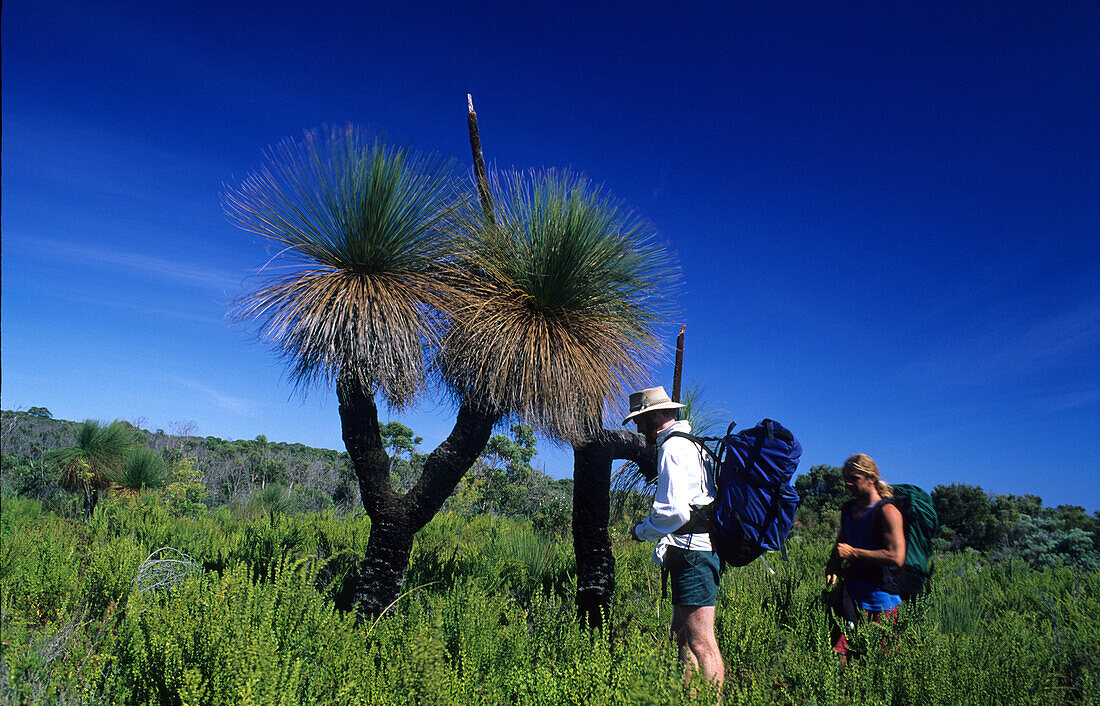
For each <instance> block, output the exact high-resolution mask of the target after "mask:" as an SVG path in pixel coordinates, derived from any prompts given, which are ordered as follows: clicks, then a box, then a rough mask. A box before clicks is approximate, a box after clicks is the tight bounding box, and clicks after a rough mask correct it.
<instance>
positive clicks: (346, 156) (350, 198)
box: [223, 126, 459, 408]
mask: <svg viewBox="0 0 1100 706" xmlns="http://www.w3.org/2000/svg"><path fill="white" fill-rule="evenodd" d="M265 156H266V164H265V166H264V167H263V168H261V169H260V170H258V171H255V172H253V173H251V174H250V175H249V176H248V177H247V178H246V179H245V180H244V181H243V182H241V184H240V185H239V186H237V187H235V188H227V189H226V190H225V192H224V194H223V205H224V208H225V211H226V213H227V214H228V216H229V217H230V219H231V220H232V221H233V222H235V223H236V224H237V225H238V226H239V227H241V228H243V229H244V230H247V231H251V232H253V233H256V234H257V235H259V236H261V237H262V238H264V239H265V240H266V241H267V242H269V243H271V244H273V245H275V246H276V247H277V248H278V251H277V253H276V254H275V256H274V257H272V259H271V261H270V262H269V263H268V264H267V266H265V267H264V268H263V270H261V273H260V275H259V277H260V279H261V284H260V285H259V286H258V287H257V288H255V289H254V290H252V291H251V292H249V293H248V294H246V295H245V296H244V297H243V298H242V299H241V300H240V301H239V302H238V304H237V306H236V308H235V309H234V311H233V316H234V318H236V319H237V320H246V321H251V322H254V323H255V324H257V332H258V334H259V336H260V338H261V340H263V341H265V342H267V343H270V344H273V345H274V346H275V347H276V348H277V349H278V350H279V352H280V353H281V355H282V356H283V357H284V359H285V360H286V361H287V363H288V367H289V369H290V374H291V378H292V379H293V381H294V382H295V384H296V385H298V386H303V385H306V384H308V383H311V382H314V381H318V380H324V381H325V382H332V381H334V380H336V379H339V378H341V377H343V378H346V379H351V380H353V381H354V382H356V383H358V384H360V385H362V386H363V387H364V389H367V390H370V391H371V392H381V393H382V395H383V396H384V397H385V399H386V401H387V402H388V403H389V404H390V405H391V406H393V407H396V408H400V407H402V406H404V405H405V404H407V403H408V402H410V401H411V400H412V399H413V398H414V397H415V395H416V393H417V392H418V391H419V390H420V389H421V387H422V384H423V380H424V364H425V346H428V347H432V348H434V347H435V346H436V345H437V340H436V339H437V331H438V330H439V323H438V321H437V319H436V315H435V314H434V313H433V312H435V311H436V310H437V309H438V308H440V307H442V306H443V303H444V302H443V300H445V299H446V292H447V286H446V283H445V281H444V280H443V279H442V278H441V277H440V268H441V266H442V265H444V264H445V263H447V262H448V261H449V260H450V258H451V255H450V249H449V248H450V243H451V240H452V239H451V238H449V237H448V235H447V232H448V229H449V227H450V224H451V222H452V214H453V212H454V210H455V208H456V203H457V201H458V199H459V195H458V192H457V190H456V189H455V185H454V181H453V179H452V178H451V175H450V171H449V169H448V166H447V165H446V164H443V163H442V162H440V161H439V160H437V159H435V158H433V157H430V156H423V155H420V154H417V153H410V152H409V151H407V150H405V149H401V148H394V147H390V146H387V145H384V144H381V143H380V142H378V141H373V142H369V141H368V140H367V139H366V138H365V137H364V136H363V134H362V133H361V132H360V131H359V130H358V129H357V128H354V127H351V126H348V127H344V128H338V129H333V130H330V131H329V132H328V133H327V134H325V135H321V134H319V133H316V132H309V133H306V135H305V138H304V139H303V140H302V141H299V142H295V141H290V140H287V141H284V142H282V143H280V144H279V145H277V146H276V147H274V148H273V149H271V150H270V151H268V152H267V153H266V155H265Z"/></svg>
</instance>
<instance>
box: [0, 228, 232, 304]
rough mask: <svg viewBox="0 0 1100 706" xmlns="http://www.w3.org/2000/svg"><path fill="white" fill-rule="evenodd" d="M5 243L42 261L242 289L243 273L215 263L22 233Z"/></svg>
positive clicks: (205, 286) (223, 289)
mask: <svg viewBox="0 0 1100 706" xmlns="http://www.w3.org/2000/svg"><path fill="white" fill-rule="evenodd" d="M4 244H5V246H7V247H13V246H14V247H19V249H20V250H21V251H24V255H28V256H30V257H34V258H36V259H41V260H43V261H51V262H56V261H58V260H65V261H67V262H78V263H80V264H81V265H83V266H88V265H98V266H101V267H110V268H113V269H115V270H119V271H122V272H124V273H126V274H127V275H130V276H141V277H145V278H148V279H153V280H156V281H158V282H167V283H171V284H182V285H186V286H190V287H196V288H199V289H205V290H210V289H213V290H217V291H219V292H235V291H237V290H238V289H240V287H241V283H242V281H243V277H242V276H241V275H234V274H232V273H230V272H227V271H225V270H221V269H218V268H214V267H205V266H203V265H197V264H193V263H184V262H180V261H178V260H171V259H167V258H162V257H156V256H152V255H143V254H139V253H134V252H125V251H117V250H106V249H102V248H92V247H88V246H86V245H80V244H77V243H72V242H66V241H63V240H57V239H53V238H42V237H22V238H19V239H17V240H14V242H12V241H7V242H5V243H4Z"/></svg>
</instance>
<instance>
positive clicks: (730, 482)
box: [674, 419, 802, 566]
mask: <svg viewBox="0 0 1100 706" xmlns="http://www.w3.org/2000/svg"><path fill="white" fill-rule="evenodd" d="M733 427H734V425H733V424H730V426H729V429H727V430H726V436H725V437H692V436H690V435H688V434H681V433H678V432H674V434H676V435H678V436H686V437H688V438H691V439H692V440H693V441H695V442H696V443H698V444H699V445H700V446H702V447H703V448H704V449H706V451H707V453H709V454H710V455H711V457H712V458H713V459H714V460H715V467H716V468H717V469H718V477H717V479H716V481H717V482H716V487H717V493H718V495H717V497H716V498H715V500H714V503H713V504H712V505H711V513H710V518H709V519H710V523H709V524H710V542H711V546H712V547H713V548H714V551H716V552H718V556H719V557H721V559H722V561H724V562H725V563H726V564H729V565H730V566H744V565H746V564H748V563H750V562H752V561H753V560H754V559H756V558H757V557H758V556H760V555H762V554H763V553H764V552H766V551H782V552H783V558H784V559H786V558H787V550H786V545H785V541H786V539H787V534H788V533H789V532H790V531H791V526H792V525H793V524H794V513H795V510H797V509H798V501H799V497H798V493H796V492H795V489H794V488H793V487H792V486H791V476H793V475H794V472H795V470H796V469H797V468H798V459H799V458H800V457H801V456H802V445H801V444H799V443H798V440H797V439H795V438H794V435H793V434H791V432H790V431H789V430H788V429H787V428H786V427H784V426H783V425H781V424H780V423H779V422H775V421H772V420H770V419H765V420H763V421H762V422H760V423H759V424H757V425H756V426H755V427H753V428H751V429H745V430H743V431H741V432H738V433H737V434H734V433H733ZM707 441H718V442H719V444H718V450H717V451H711V449H710V448H709V447H707V445H706V443H705V442H707Z"/></svg>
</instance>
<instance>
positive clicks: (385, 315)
mask: <svg viewBox="0 0 1100 706" xmlns="http://www.w3.org/2000/svg"><path fill="white" fill-rule="evenodd" d="M266 162H267V163H266V165H265V166H264V167H263V168H262V169H260V170H258V171H256V172H253V173H252V174H250V175H249V176H248V177H247V178H246V179H245V180H244V181H243V182H242V183H241V184H240V185H239V186H237V187H235V188H231V189H228V190H227V191H226V193H225V198H224V202H225V207H226V211H227V213H228V214H229V216H230V218H231V219H232V220H233V221H234V222H235V223H236V224H237V225H239V226H240V227H242V228H244V229H246V230H248V231H251V232H253V233H255V234H257V235H259V236H261V237H262V238H263V239H264V240H265V241H266V242H267V243H268V244H269V245H271V246H273V247H274V248H275V250H276V251H275V254H274V256H273V257H272V258H271V260H270V261H269V262H268V264H267V265H266V266H265V267H264V268H263V269H262V270H261V273H260V275H259V279H260V282H259V284H258V286H257V287H256V288H255V289H254V290H252V291H251V292H250V293H248V294H247V295H246V296H245V297H244V298H243V299H242V300H241V301H240V302H239V304H238V306H237V308H236V312H235V313H236V315H237V317H239V318H240V319H243V320H248V321H251V322H253V323H254V324H255V325H256V327H257V333H258V334H259V336H260V338H261V339H262V340H265V341H267V342H268V343H270V344H272V345H273V346H274V347H275V348H276V349H277V350H278V351H279V352H280V354H281V355H282V356H283V357H284V358H285V360H286V362H287V365H288V368H289V370H290V372H291V375H292V377H293V379H294V381H295V382H296V384H298V385H309V384H312V383H315V382H321V383H326V384H331V385H334V386H335V388H336V393H337V398H338V399H339V403H340V406H339V413H340V418H341V424H342V430H343V437H344V443H345V445H346V446H347V450H348V454H349V456H350V458H351V460H352V464H353V466H354V468H355V472H356V476H357V479H358V481H359V488H360V493H361V496H362V500H363V506H364V508H365V509H366V511H367V513H368V515H369V516H370V518H371V533H370V537H369V539H368V544H367V548H366V552H365V556H364V559H363V562H362V565H361V567H360V578H359V582H358V585H357V588H356V596H355V598H356V601H357V603H358V606H359V612H360V615H365V614H378V613H381V612H383V611H385V610H386V609H387V608H388V606H390V605H391V604H392V603H393V602H394V601H395V600H396V599H397V598H398V596H399V595H400V593H401V589H402V583H403V580H404V573H405V569H406V567H407V564H408V559H409V555H410V552H411V550H412V542H413V536H414V535H415V533H416V532H417V531H418V530H419V529H420V528H421V527H423V526H424V525H425V524H426V523H427V522H428V521H429V520H430V519H431V518H432V516H433V515H434V514H435V513H436V512H437V511H438V510H439V508H440V507H441V506H442V504H443V502H444V500H446V498H447V497H448V496H449V495H450V494H451V492H452V491H453V490H454V488H455V486H456V485H457V483H458V482H459V480H461V478H462V476H463V475H464V474H465V472H466V471H467V470H468V469H469V468H470V467H471V466H472V465H473V463H474V461H475V459H476V458H477V456H478V454H479V453H480V452H481V450H482V449H483V448H484V447H485V444H486V443H487V441H488V440H489V437H490V434H491V432H492V430H493V427H494V426H495V425H496V424H497V423H498V422H500V421H501V420H502V419H504V418H505V417H513V418H515V419H517V420H519V421H523V422H527V423H531V424H532V425H534V426H536V427H537V428H539V429H542V430H545V431H547V432H548V433H550V434H553V435H555V436H557V437H558V438H562V439H565V440H568V441H577V442H579V441H580V440H583V439H585V438H588V437H589V436H591V434H593V433H594V432H595V430H597V429H599V428H600V427H601V425H600V419H601V414H602V410H603V408H604V406H605V405H606V404H607V402H608V401H609V400H610V399H612V398H613V397H615V396H616V395H617V394H618V391H619V389H620V387H621V386H622V385H623V384H626V383H628V382H630V383H632V382H633V381H634V380H635V379H637V378H639V373H640V372H641V370H642V364H643V361H645V360H647V359H648V356H649V354H650V353H651V351H652V348H653V347H654V340H655V339H654V336H653V331H652V326H653V322H654V321H655V317H654V314H653V311H652V310H651V309H649V308H648V307H647V304H648V303H649V299H650V298H651V297H652V295H653V294H654V293H656V292H658V291H660V290H661V288H660V287H659V286H658V285H659V284H660V283H661V281H662V279H663V278H662V273H663V272H665V271H666V269H665V264H666V263H663V262H660V261H659V259H658V255H659V250H658V249H657V248H656V246H654V245H653V244H652V242H651V240H650V239H649V234H648V232H647V231H646V230H645V228H644V226H642V225H641V224H640V222H638V221H636V220H634V219H631V218H624V214H623V213H622V212H621V211H620V210H619V209H618V207H616V206H615V205H614V204H613V203H611V202H610V201H609V200H607V199H604V198H601V197H600V196H599V193H598V191H597V190H595V189H592V188H591V187H589V186H588V184H586V183H585V182H584V181H583V180H580V179H575V178H571V177H568V176H556V175H553V174H541V175H527V176H516V177H513V178H509V179H506V180H503V181H502V182H500V183H498V187H499V188H498V190H497V199H498V203H499V204H501V205H502V209H501V211H500V212H499V213H498V214H497V218H496V219H492V218H487V217H486V216H485V214H484V212H483V211H481V210H480V209H477V208H476V206H475V207H474V208H470V207H469V196H468V191H467V190H460V189H456V187H455V185H454V182H453V181H452V180H451V178H450V176H449V173H448V171H447V169H446V168H445V166H444V165H442V164H440V163H439V162H438V161H437V160H433V159H431V158H426V157H421V156H418V155H415V154H412V153H410V152H408V151H405V150H402V149H395V148H392V147H388V146H386V145H383V144H381V143H378V142H372V141H369V140H367V139H366V138H365V137H364V136H363V135H362V133H360V132H359V131H357V130H355V129H354V128H341V129H336V130H332V131H330V132H329V133H327V134H325V135H320V134H317V133H309V134H307V135H306V137H305V139H304V140H302V141H297V142H294V141H286V142H283V143H281V144H280V145H279V146H278V147H276V148H275V149H273V150H272V151H271V152H269V153H268V155H267V160H266ZM433 382H437V383H441V387H440V388H439V389H445V390H448V391H449V392H450V393H451V395H452V396H453V398H454V401H455V403H456V407H457V413H456V419H455V424H454V428H453V430H452V432H451V433H450V435H449V436H448V437H447V438H446V439H445V440H444V441H443V442H442V443H441V444H440V445H439V446H438V447H437V448H436V449H435V450H434V451H432V452H431V453H430V454H429V455H428V456H427V458H426V459H425V462H424V467H423V470H422V472H421V475H420V477H419V479H418V480H417V481H416V483H415V484H414V485H413V487H412V488H411V489H409V490H408V491H407V492H405V493H398V492H396V491H395V490H394V488H393V487H392V484H391V480H390V459H389V456H388V455H387V453H386V448H385V442H384V439H383V435H382V433H381V429H380V425H379V422H378V408H377V400H376V398H379V399H380V400H381V401H382V402H383V403H385V404H386V405H388V406H389V407H390V408H391V409H402V408H405V407H407V406H409V405H410V404H412V403H413V402H414V401H415V399H416V397H417V396H418V395H419V394H420V393H421V392H423V391H425V390H427V389H429V388H430V387H432V385H431V383H433Z"/></svg>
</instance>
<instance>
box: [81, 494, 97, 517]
mask: <svg viewBox="0 0 1100 706" xmlns="http://www.w3.org/2000/svg"><path fill="white" fill-rule="evenodd" d="M98 502H99V489H98V488H84V521H85V522H87V521H88V520H90V519H92V515H94V514H95V506H96V503H98Z"/></svg>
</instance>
